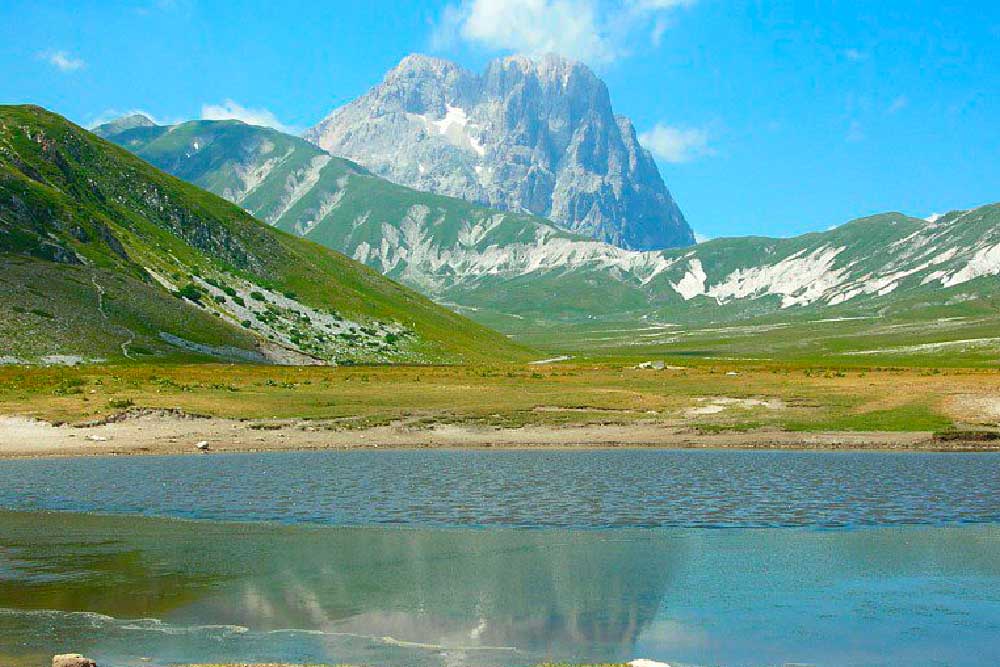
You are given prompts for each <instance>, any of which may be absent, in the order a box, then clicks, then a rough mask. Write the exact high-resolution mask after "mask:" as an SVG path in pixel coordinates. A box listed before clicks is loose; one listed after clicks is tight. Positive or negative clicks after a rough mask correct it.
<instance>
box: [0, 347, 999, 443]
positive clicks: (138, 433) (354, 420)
mask: <svg viewBox="0 0 1000 667" xmlns="http://www.w3.org/2000/svg"><path fill="white" fill-rule="evenodd" d="M654 361H655V364H649V363H636V361H635V360H624V359H618V360H603V361H593V362H586V361H583V360H579V359H578V360H568V361H561V362H558V363H550V364H544V365H511V366H499V365H498V366H452V367H428V366H412V367H342V368H321V367H303V368H298V367H292V368H289V367H274V366H252V365H181V366H169V367H152V366H142V365H132V366H103V367H95V366H90V367H76V368H24V367H6V368H0V457H25V456H71V455H110V454H174V453H197V452H199V451H202V450H200V449H199V448H198V444H199V443H204V444H203V445H202V447H203V449H208V450H209V451H213V452H224V451H259V450H288V449H343V448H374V447H408V448H432V447H433V448H459V447H480V448H528V447H563V448H579V447H663V448H780V449H897V450H898V449H905V450H942V451H970V450H974V451H983V450H1000V431H998V429H997V423H998V421H1000V373H998V372H997V371H996V370H992V369H946V370H938V369H920V368H916V369H913V368H910V369H904V368H878V367H872V368H869V367H853V368H817V367H812V366H793V365H781V364H766V363H759V364H756V365H749V364H750V362H740V363H737V362H731V363H723V362H718V361H712V362H709V361H702V362H697V363H692V362H690V361H688V362H684V361H680V360H677V359H673V360H671V359H666V360H663V359H660V360H654ZM661 366H662V368H661Z"/></svg>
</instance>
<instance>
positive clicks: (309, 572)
mask: <svg viewBox="0 0 1000 667" xmlns="http://www.w3.org/2000/svg"><path fill="white" fill-rule="evenodd" d="M0 506H3V507H6V508H16V509H19V510H22V511H8V512H0V664H5V665H6V664H13V665H22V664H23V665H34V664H37V665H42V664H46V663H47V661H48V660H49V658H50V657H51V654H52V653H55V652H62V651H66V650H73V651H80V652H83V653H85V654H88V655H90V656H92V657H96V658H98V659H99V660H100V661H101V664H102V665H123V666H124V665H129V666H132V665H149V664H166V663H171V662H194V661H198V662H209V661H237V660H239V661H253V662H264V661H295V662H327V663H350V664H358V665H413V666H415V667H424V666H427V667H432V666H433V667H437V666H445V665H448V666H451V665H471V666H474V667H501V666H514V665H533V664H537V663H539V662H542V661H547V660H553V661H577V662H582V661H605V660H608V661H610V660H614V661H625V660H632V659H635V658H648V659H654V660H659V661H663V662H669V663H670V664H672V665H776V664H790V663H794V664H813V665H837V666H841V665H984V666H985V665H996V664H998V662H1000V660H998V656H1000V522H998V519H1000V456H996V455H989V454H985V455H975V454H974V455H935V454H893V455H889V454H806V453H782V452H664V451H579V452H438V451H435V452H332V453H297V454H293V453H280V454H259V455H226V456H215V455H212V456H199V457H158V458H152V457H151V458H101V459H86V460H83V459H77V460H44V461H16V462H2V463H0ZM52 509H59V510H65V511H63V512H57V513H53V512H48V511H44V510H52ZM82 512H101V513H105V514H107V515H95V514H86V513H82ZM140 513H141V514H146V515H149V516H148V517H143V518H137V517H134V516H119V515H118V514H140ZM171 517H172V518H171ZM177 518H184V519H190V518H197V519H199V520H198V521H188V520H177ZM287 524H294V525H287ZM386 524H400V525H386ZM709 527H711V528H719V529H715V530H710V529H708V528H709ZM526 528H530V529H526ZM147 657H153V658H154V660H153V662H152V663H150V662H147V661H144V660H143V658H147Z"/></svg>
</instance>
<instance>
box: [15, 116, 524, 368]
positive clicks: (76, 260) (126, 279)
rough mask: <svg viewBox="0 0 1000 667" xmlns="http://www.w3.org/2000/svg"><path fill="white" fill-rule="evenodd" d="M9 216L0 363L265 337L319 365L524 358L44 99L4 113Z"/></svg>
mask: <svg viewBox="0 0 1000 667" xmlns="http://www.w3.org/2000/svg"><path fill="white" fill-rule="evenodd" d="M0 224H2V226H0V267H2V270H0V291H2V292H3V295H4V299H3V300H2V302H0V313H2V315H3V317H0V320H2V324H0V341H2V343H3V347H2V351H0V356H4V355H6V356H8V357H11V356H12V357H18V358H21V357H26V358H34V357H37V356H40V355H44V354H65V355H80V356H84V357H105V358H107V357H116V356H117V357H121V356H123V355H124V354H125V352H124V351H123V350H122V347H121V346H122V343H123V342H126V341H130V342H129V343H128V346H126V348H125V350H128V349H129V346H130V347H131V349H132V351H133V352H135V354H134V355H131V356H133V357H141V356H147V357H154V358H155V357H162V356H164V355H167V356H179V357H182V358H183V357H190V356H191V355H192V354H194V355H195V356H204V354H205V350H204V349H203V348H199V347H197V346H211V347H212V348H220V349H221V350H222V351H221V352H219V354H218V355H217V356H230V357H231V356H233V355H235V356H239V355H238V354H237V352H236V351H242V352H255V351H257V350H258V348H260V347H261V345H262V344H263V343H267V342H268V341H267V339H268V338H270V339H271V342H272V343H273V344H275V345H277V346H279V347H284V348H291V349H292V350H293V351H296V352H300V353H302V354H304V355H306V356H308V357H314V358H318V359H321V360H340V361H344V360H355V361H448V362H456V361H465V360H475V359H486V358H507V359H512V358H523V356H524V354H525V353H524V351H523V350H522V349H520V348H518V347H517V346H515V345H514V344H512V343H510V342H509V341H508V340H507V339H506V338H505V337H503V336H501V335H499V334H495V333H493V332H491V331H489V330H487V329H484V328H483V327H481V326H478V325H475V324H473V323H472V322H470V321H469V320H467V319H465V318H463V317H461V316H458V315H456V314H454V313H452V312H450V311H448V310H447V309H445V308H442V307H440V306H437V305H435V304H433V303H432V302H431V301H430V300H428V299H426V298H425V297H422V296H420V295H419V294H417V293H415V292H413V291H412V290H409V289H407V288H405V287H403V286H401V285H399V284H397V283H394V282H392V281H390V280H387V279H385V278H384V277H383V276H381V275H380V274H378V273H377V272H375V271H373V270H371V269H369V268H366V267H364V266H362V265H360V264H358V263H357V262H354V261H353V260H350V259H348V258H346V257H344V256H343V255H341V254H339V253H337V252H335V251H332V250H329V249H326V248H323V247H320V246H318V245H316V244H313V243H311V242H308V241H305V240H303V239H300V238H297V237H295V236H293V235H290V234H285V233H283V232H281V231H278V230H274V229H271V228H269V227H267V226H266V225H263V224H261V223H260V222H258V221H256V220H254V219H253V218H251V217H250V216H249V215H247V214H246V213H245V212H244V211H243V210H241V209H240V208H238V207H236V206H234V205H232V204H230V203H229V202H227V201H225V200H223V199H221V198H220V197H217V196H215V195H213V194H210V193H208V192H206V191H204V190H201V189H199V188H196V187H193V186H191V185H189V184H187V183H185V182H183V181H181V180H179V179H177V178H175V177H173V176H169V175H167V174H164V173H163V172H160V171H158V170H157V169H155V168H153V167H151V166H150V165H148V164H147V163H145V162H143V161H142V160H139V159H137V158H136V157H134V156H133V155H131V154H130V153H128V152H127V151H124V150H122V149H120V148H118V147H117V146H114V145H112V144H110V143H108V142H106V141H104V140H102V139H100V138H98V137H96V136H94V135H92V134H90V133H89V132H86V131H85V130H83V129H81V128H79V127H77V126H75V125H73V124H72V123H69V122H68V121H66V120H65V119H63V118H61V117H59V116H57V115H55V114H52V113H50V112H47V111H45V110H43V109H40V108H38V107H29V106H19V107H11V106H8V107H0ZM163 282H169V283H170V287H172V288H173V289H172V290H167V289H165V288H164V286H163V285H162V284H161V283H163ZM237 288H238V289H237ZM102 291H103V292H102ZM170 291H174V292H175V293H174V294H173V295H171V294H170ZM99 295H102V296H101V299H100V301H102V304H101V307H99V306H98V302H99V298H98V296H99ZM251 296H252V297H254V298H253V299H250V298H249V297H251ZM240 300H242V302H243V303H240ZM248 301H250V304H249V306H247V302H248ZM234 304H236V305H239V308H236V307H235V305H234ZM317 318H321V319H322V318H326V319H327V320H329V323H328V326H327V327H326V330H323V329H321V327H319V326H318V324H317V321H316V320H317ZM241 320H242V322H241ZM335 325H336V326H335ZM332 331H340V333H339V334H337V333H332ZM164 332H165V333H168V334H170V335H173V336H175V337H178V338H182V339H184V340H185V341H188V342H189V343H192V344H194V345H187V347H184V346H183V345H181V346H180V347H179V346H178V345H170V344H167V343H165V342H164V338H163V336H162V333H164ZM216 351H217V352H218V350H216ZM144 352H149V353H150V354H147V355H144V354H143V353H144Z"/></svg>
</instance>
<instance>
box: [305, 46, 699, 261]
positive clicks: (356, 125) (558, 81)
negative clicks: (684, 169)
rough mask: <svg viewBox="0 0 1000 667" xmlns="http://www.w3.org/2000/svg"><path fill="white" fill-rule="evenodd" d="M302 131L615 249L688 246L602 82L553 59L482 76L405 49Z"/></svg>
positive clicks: (374, 162)
mask: <svg viewBox="0 0 1000 667" xmlns="http://www.w3.org/2000/svg"><path fill="white" fill-rule="evenodd" d="M305 138H306V139H308V140H310V141H312V142H313V143H315V144H317V145H319V146H320V147H322V148H324V149H326V150H328V151H330V152H331V153H333V154H334V155H342V156H344V157H348V158H351V159H353V160H355V161H357V162H359V163H361V164H362V165H364V166H365V167H367V168H369V169H371V170H372V171H374V172H375V173H377V174H378V175H380V176H383V177H385V178H388V179H389V180H392V181H395V182H397V183H400V184H403V185H407V186H410V187H414V188H418V189H421V190H427V191H430V192H436V193H439V194H445V195H450V196H455V197H462V198H464V199H467V200H470V201H477V202H482V203H485V204H488V205H490V206H493V207H496V208H500V209H505V210H514V211H523V212H528V213H533V214H535V215H540V216H543V217H547V218H549V219H551V220H553V221H554V222H556V223H557V224H558V225H560V226H562V227H564V228H565V229H568V230H571V231H575V232H579V233H581V234H584V235H587V236H591V237H593V238H596V239H599V240H602V241H606V242H609V243H613V244H615V245H617V246H620V247H623V248H630V249H642V250H649V249H660V248H667V247H675V246H686V245H690V244H692V243H693V242H694V236H693V234H692V232H691V228H690V227H689V226H688V224H687V222H686V221H685V219H684V216H683V214H682V213H681V211H680V208H679V207H678V206H677V204H676V203H675V202H674V200H673V198H672V197H671V196H670V192H669V191H668V190H667V187H666V185H665V184H664V182H663V179H662V178H661V177H660V173H659V171H658V169H657V168H656V164H655V163H654V162H653V159H652V156H651V155H650V154H649V152H648V151H647V150H645V149H644V148H642V147H641V146H640V145H639V142H638V140H637V138H636V132H635V129H634V128H633V127H632V124H631V122H630V121H629V120H628V119H627V118H625V117H622V116H615V115H614V112H613V111H612V108H611V100H610V98H609V96H608V90H607V87H606V86H605V85H604V83H603V82H602V81H601V80H600V79H598V78H597V76H596V75H595V74H594V73H593V72H592V71H591V70H590V69H588V68H587V67H586V66H585V65H582V64H580V63H577V62H573V61H569V60H566V59H563V58H560V57H557V56H545V57H543V58H541V59H537V60H535V59H529V58H526V57H522V56H512V57H508V58H502V59H498V60H494V61H493V62H491V63H490V64H489V65H488V67H487V68H486V71H485V72H484V73H483V74H481V75H478V74H474V73H471V72H468V71H466V70H464V69H462V68H460V67H458V66H457V65H455V64H453V63H450V62H448V61H445V60H440V59H437V58H430V57H427V56H419V55H415V56H408V57H407V58H405V59H404V60H403V61H402V62H401V63H400V64H399V66H397V67H396V68H395V69H393V70H392V71H390V72H389V73H388V74H387V75H386V77H385V80H384V81H383V82H382V83H381V84H380V85H378V86H376V87H375V88H373V89H372V90H371V91H369V92H368V93H367V94H365V95H364V96H362V97H360V98H358V99H357V100H355V101H354V102H351V103H350V104H348V105H346V106H344V107H341V108H340V109H337V110H335V111H334V112H333V113H331V114H330V115H329V116H327V117H326V118H325V119H324V120H323V121H322V122H320V123H319V124H318V125H317V126H316V127H314V128H312V129H311V130H309V131H308V132H307V133H306V134H305Z"/></svg>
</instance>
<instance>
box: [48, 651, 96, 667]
mask: <svg viewBox="0 0 1000 667" xmlns="http://www.w3.org/2000/svg"><path fill="white" fill-rule="evenodd" d="M52 667H97V663H96V662H94V661H93V660H91V659H90V658H85V657H83V656H82V655H80V654H79V653H63V654H60V655H56V656H53V658H52Z"/></svg>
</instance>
